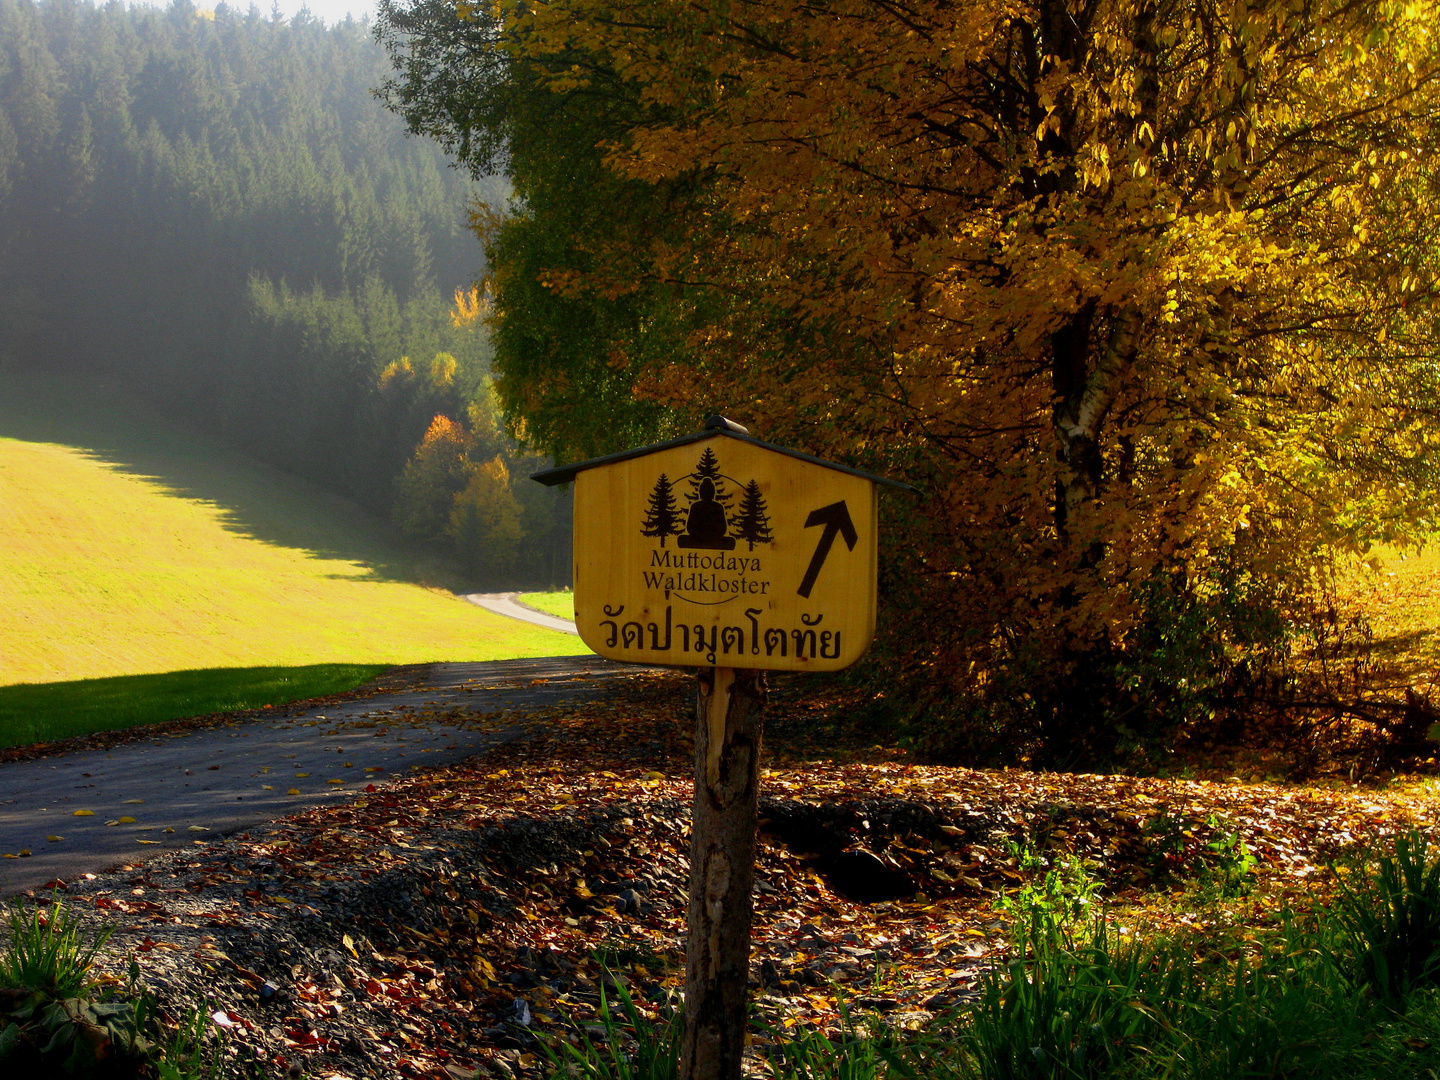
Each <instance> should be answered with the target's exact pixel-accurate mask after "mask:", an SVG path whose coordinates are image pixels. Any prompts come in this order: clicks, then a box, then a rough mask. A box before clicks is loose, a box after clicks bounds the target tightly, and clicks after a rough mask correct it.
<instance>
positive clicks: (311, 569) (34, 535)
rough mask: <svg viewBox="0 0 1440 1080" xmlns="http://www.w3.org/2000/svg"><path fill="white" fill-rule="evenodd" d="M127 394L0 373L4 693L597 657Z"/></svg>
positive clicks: (358, 516)
mask: <svg viewBox="0 0 1440 1080" xmlns="http://www.w3.org/2000/svg"><path fill="white" fill-rule="evenodd" d="M442 576H443V575H442V574H441V573H440V572H439V571H438V570H436V569H435V568H430V569H428V570H427V568H426V567H425V566H424V563H423V556H419V555H416V554H415V553H413V552H409V551H407V550H406V549H405V548H404V546H403V545H402V544H401V543H399V542H398V540H397V539H396V538H395V537H394V536H393V535H391V534H390V532H389V531H388V527H387V526H386V525H385V524H384V523H382V522H380V521H377V520H376V519H374V518H372V517H370V516H369V515H367V514H365V513H364V512H362V511H361V510H360V509H359V508H358V507H356V506H354V505H353V504H350V503H348V502H346V501H345V500H342V499H339V498H336V497H334V496H330V495H327V494H326V493H323V492H321V491H319V490H318V489H316V488H314V487H312V486H311V485H309V484H307V483H305V482H303V481H300V480H297V479H295V478H294V477H290V476H287V475H285V474H283V473H280V472H277V471H275V470H272V469H269V468H267V467H265V466H264V465H261V464H260V463H258V462H256V461H255V460H254V459H252V458H249V457H247V456H245V455H242V454H239V453H236V452H235V451H234V450H232V449H230V448H229V447H228V446H227V445H226V444H224V443H221V442H219V441H216V440H213V439H209V438H206V437H204V436H202V435H200V434H198V433H195V432H186V431H180V430H177V429H175V428H173V427H171V426H170V425H169V424H168V423H167V422H166V421H165V419H164V417H163V416H161V415H159V414H157V413H156V412H155V411H153V410H151V409H149V408H147V407H146V406H144V405H143V404H141V403H140V402H138V401H137V400H135V399H134V398H132V397H130V396H129V395H127V394H126V393H124V392H123V388H119V387H116V386H113V385H112V386H106V385H100V384H97V383H95V382H93V381H89V380H85V379H75V378H63V377H48V376H47V377H37V376H21V375H17V374H15V373H6V372H5V371H3V369H0V613H3V620H0V685H8V684H13V683H48V682H56V681H61V680H71V679H85V678H95V677H100V676H111V675H130V674H143V673H154V672H165V671H176V670H182V669H191V668H229V667H236V668H238V667H252V666H259V665H268V666H299V665H308V664H320V663H350V664H400V663H422V662H429V661H444V660H489V659H500V658H506V657H525V656H555V655H565V654H575V653H578V652H585V651H586V650H585V649H584V646H582V645H580V644H579V642H578V640H577V639H576V638H575V637H573V636H571V635H568V634H558V633H554V632H552V631H548V630H542V629H540V628H538V627H531V626H527V625H526V624H523V623H519V622H516V621H514V620H510V619H504V618H501V617H499V616H495V615H491V614H489V613H488V612H485V611H482V610H481V609H480V608H478V607H475V606H474V605H472V604H468V603H466V602H464V601H463V600H460V599H457V598H456V597H454V596H453V595H451V593H450V592H449V591H448V590H447V589H442V588H436V587H427V586H426V585H425V584H422V583H423V582H425V581H426V580H427V578H431V579H435V578H440V577H442Z"/></svg>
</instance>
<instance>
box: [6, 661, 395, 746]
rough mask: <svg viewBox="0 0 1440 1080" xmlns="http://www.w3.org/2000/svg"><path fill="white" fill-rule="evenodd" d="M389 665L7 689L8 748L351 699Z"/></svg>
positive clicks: (179, 674) (168, 675)
mask: <svg viewBox="0 0 1440 1080" xmlns="http://www.w3.org/2000/svg"><path fill="white" fill-rule="evenodd" d="M384 670H385V665H383V664H312V665H309V666H307V667H288V668H286V667H254V668H219V669H215V668H212V669H209V670H201V671H167V672H165V673H164V674H161V675H118V676H112V677H111V678H108V679H78V680H76V681H74V682H57V683H40V684H34V683H21V684H18V685H12V686H0V746H30V745H33V744H35V743H44V742H53V741H55V740H56V739H66V738H70V737H72V736H75V735H89V734H92V733H93V732H97V731H120V730H124V729H126V728H132V727H139V726H141V725H143V724H158V723H162V722H164V721H166V720H179V719H182V718H185V717H192V716H209V715H212V714H214V713H226V712H240V711H243V710H249V709H267V708H270V707H272V706H274V707H277V708H278V707H279V706H281V705H285V704H287V703H288V702H291V701H302V700H304V699H306V698H316V697H324V696H326V695H328V694H339V693H344V692H345V691H347V690H353V689H355V688H356V687H357V686H360V685H361V684H363V683H365V682H368V681H369V680H371V679H373V678H374V677H375V676H377V675H379V674H380V673H381V672H382V671H384Z"/></svg>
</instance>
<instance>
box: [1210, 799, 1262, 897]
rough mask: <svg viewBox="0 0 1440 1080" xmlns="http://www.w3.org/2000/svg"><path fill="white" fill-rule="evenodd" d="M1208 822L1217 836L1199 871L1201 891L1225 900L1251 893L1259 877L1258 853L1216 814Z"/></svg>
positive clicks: (1211, 842) (1212, 841)
mask: <svg viewBox="0 0 1440 1080" xmlns="http://www.w3.org/2000/svg"><path fill="white" fill-rule="evenodd" d="M1205 824H1206V825H1208V826H1210V828H1212V829H1214V830H1215V837H1214V839H1212V840H1211V841H1210V842H1209V843H1208V844H1206V845H1205V848H1204V850H1203V853H1202V859H1203V861H1202V864H1201V867H1200V874H1199V879H1200V891H1201V893H1202V894H1204V895H1211V896H1216V897H1218V898H1219V899H1221V900H1234V899H1235V898H1237V897H1241V896H1246V895H1248V894H1249V892H1250V887H1251V886H1252V885H1253V884H1254V880H1255V879H1254V876H1253V875H1254V870H1255V867H1256V865H1257V860H1256V858H1255V856H1254V855H1252V854H1251V853H1250V849H1249V848H1248V847H1247V846H1246V845H1245V841H1244V840H1242V839H1241V838H1240V833H1239V831H1238V830H1235V829H1229V828H1228V827H1227V826H1226V825H1225V823H1223V822H1222V821H1221V820H1220V819H1219V818H1218V817H1216V816H1215V815H1214V814H1211V815H1210V817H1209V818H1207V819H1206V821H1205Z"/></svg>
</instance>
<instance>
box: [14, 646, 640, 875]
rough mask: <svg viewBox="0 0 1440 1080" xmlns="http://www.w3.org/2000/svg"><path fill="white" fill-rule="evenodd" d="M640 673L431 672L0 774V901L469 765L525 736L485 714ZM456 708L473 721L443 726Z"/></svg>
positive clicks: (537, 705) (492, 668)
mask: <svg viewBox="0 0 1440 1080" xmlns="http://www.w3.org/2000/svg"><path fill="white" fill-rule="evenodd" d="M636 670H637V669H636V668H634V667H633V666H627V665H623V664H616V663H612V662H611V661H608V660H602V659H600V658H599V657H595V656H590V657H557V658H553V659H543V660H500V661H493V662H490V663H473V664H436V665H434V666H433V667H432V668H431V669H430V670H429V672H428V673H427V675H426V677H425V679H424V681H423V682H421V683H420V684H418V685H417V686H416V687H415V688H413V689H411V690H408V691H404V692H400V693H397V694H393V695H386V696H383V697H371V698H363V699H359V700H356V701H352V702H346V703H344V704H340V705H331V706H327V707H325V708H323V709H320V710H316V711H308V712H301V713H297V714H294V715H290V716H285V717H282V718H279V719H268V718H267V719H263V720H255V721H247V722H237V723H235V724H233V725H228V726H224V727H219V728H214V729H202V730H197V731H190V732H184V733H175V734H170V735H164V736H157V737H155V738H153V739H141V740H138V741H136V742H132V743H126V744H122V745H120V746H115V747H112V748H111V749H108V750H90V751H80V752H77V753H73V754H65V755H61V756H57V757H48V758H40V759H38V760H35V761H18V762H8V763H4V764H0V855H3V856H4V857H3V858H0V896H10V895H13V894H15V893H17V892H20V891H22V890H25V889H33V888H37V887H40V886H42V885H43V884H44V883H46V882H48V881H51V880H54V879H57V878H59V879H70V878H74V877H76V876H79V875H82V874H85V873H98V872H100V871H102V870H105V869H108V868H109V867H112V866H115V865H117V864H124V863H129V864H131V865H134V864H135V863H138V862H140V861H143V860H144V859H145V858H146V857H147V856H149V855H153V854H155V853H157V852H160V851H164V850H166V849H169V848H174V847H179V846H183V845H188V844H194V843H205V842H206V838H207V837H211V836H215V835H217V834H221V833H226V832H233V831H236V830H240V829H245V828H248V827H251V826H254V825H256V824H259V823H262V822H266V821H271V820H273V819H275V818H278V817H283V816H284V815H286V814H290V813H294V812H295V811H297V810H300V809H303V808H304V807H306V806H311V805H315V804H319V803H326V802H333V801H335V800H338V799H348V798H354V797H355V796H356V795H357V794H358V793H359V792H360V791H362V790H363V789H364V788H365V787H366V785H367V784H372V783H376V782H378V781H381V780H385V779H389V778H391V777H397V776H404V775H406V774H407V773H408V772H409V771H411V770H412V769H415V768H423V767H427V766H434V765H443V764H448V763H452V762H456V761H462V760H464V759H466V758H469V757H472V756H474V755H476V754H479V753H483V752H484V751H485V750H486V749H488V748H490V747H492V746H496V745H498V744H500V743H502V742H505V741H508V740H510V739H513V738H515V737H517V736H518V735H519V734H520V733H521V732H522V731H523V729H524V725H523V723H522V721H521V718H520V717H518V716H509V717H500V716H493V715H492V716H490V717H488V718H480V716H481V714H496V713H502V712H504V713H520V712H528V711H531V710H535V709H541V708H546V707H549V706H554V705H561V704H573V703H579V702H584V701H590V700H596V699H597V698H599V697H602V696H604V695H605V694H606V693H607V690H608V688H609V687H611V686H613V685H614V684H615V682H616V680H617V679H621V678H625V677H627V676H629V675H631V674H633V673H634V672H635V671H636ZM457 709H460V710H464V711H465V713H466V714H467V715H468V716H469V717H472V718H473V719H469V720H466V721H464V722H460V723H456V722H454V721H453V719H447V718H446V717H445V716H444V714H445V713H447V712H453V711H454V710H457Z"/></svg>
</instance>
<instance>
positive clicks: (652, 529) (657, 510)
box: [641, 473, 680, 548]
mask: <svg viewBox="0 0 1440 1080" xmlns="http://www.w3.org/2000/svg"><path fill="white" fill-rule="evenodd" d="M679 509H680V508H679V506H678V505H677V504H676V502H675V488H674V486H673V485H672V484H671V483H670V477H668V476H666V475H665V474H664V473H661V474H660V479H659V480H656V481H655V487H654V489H653V490H652V491H651V492H650V505H649V506H648V507H647V508H646V511H645V523H644V525H642V526H641V535H642V536H658V537H659V538H660V546H661V547H662V548H663V547H664V546H665V538H666V537H667V536H674V535H675V534H676V533H678V532H679V531H680V516H679Z"/></svg>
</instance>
